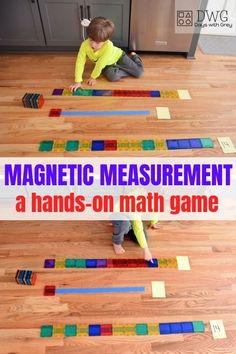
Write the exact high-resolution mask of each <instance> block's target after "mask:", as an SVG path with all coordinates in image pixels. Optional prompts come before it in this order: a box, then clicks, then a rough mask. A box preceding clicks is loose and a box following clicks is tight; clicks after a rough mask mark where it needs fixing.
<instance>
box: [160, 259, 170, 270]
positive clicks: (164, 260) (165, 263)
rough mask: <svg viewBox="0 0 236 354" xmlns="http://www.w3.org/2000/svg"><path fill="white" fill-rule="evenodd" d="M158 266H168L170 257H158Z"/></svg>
mask: <svg viewBox="0 0 236 354" xmlns="http://www.w3.org/2000/svg"><path fill="white" fill-rule="evenodd" d="M158 268H168V258H158Z"/></svg>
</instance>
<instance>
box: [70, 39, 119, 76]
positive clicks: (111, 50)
mask: <svg viewBox="0 0 236 354" xmlns="http://www.w3.org/2000/svg"><path fill="white" fill-rule="evenodd" d="M122 53H123V51H122V50H121V49H120V48H118V47H115V46H114V45H113V43H112V42H111V41H109V40H107V41H106V42H105V43H104V44H103V46H102V48H101V49H99V50H97V51H95V52H94V50H93V49H92V47H91V46H90V44H89V39H86V40H85V41H84V42H83V43H82V44H81V46H80V50H79V53H78V55H77V59H76V65H75V82H82V81H83V72H84V66H85V63H86V58H87V57H88V58H89V59H90V60H91V61H92V62H94V63H96V64H95V67H94V69H93V71H92V73H91V75H90V76H91V78H92V79H96V78H98V77H99V76H100V75H101V72H102V70H103V69H104V68H105V66H107V65H112V64H115V63H116V62H117V61H118V60H119V59H120V57H121V56H122Z"/></svg>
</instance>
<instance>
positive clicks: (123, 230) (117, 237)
mask: <svg viewBox="0 0 236 354" xmlns="http://www.w3.org/2000/svg"><path fill="white" fill-rule="evenodd" d="M111 222H112V224H113V226H114V229H113V234H112V243H114V244H115V245H121V244H122V243H123V241H124V235H126V234H129V236H130V239H131V240H132V241H134V242H135V243H138V241H137V239H136V237H135V234H134V232H133V229H132V224H131V222H130V220H128V219H127V220H111ZM143 231H144V234H145V237H146V240H147V233H146V230H145V229H144V230H143Z"/></svg>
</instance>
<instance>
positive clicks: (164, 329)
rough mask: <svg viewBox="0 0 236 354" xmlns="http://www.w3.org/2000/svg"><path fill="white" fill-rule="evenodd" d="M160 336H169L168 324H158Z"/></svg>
mask: <svg viewBox="0 0 236 354" xmlns="http://www.w3.org/2000/svg"><path fill="white" fill-rule="evenodd" d="M159 331H160V334H170V333H171V331H170V324H169V323H159Z"/></svg>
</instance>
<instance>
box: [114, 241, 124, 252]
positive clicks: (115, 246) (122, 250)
mask: <svg viewBox="0 0 236 354" xmlns="http://www.w3.org/2000/svg"><path fill="white" fill-rule="evenodd" d="M113 247H114V251H115V254H123V253H125V250H124V248H123V247H122V246H121V245H116V244H115V243H113Z"/></svg>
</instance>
